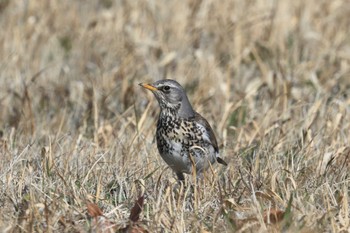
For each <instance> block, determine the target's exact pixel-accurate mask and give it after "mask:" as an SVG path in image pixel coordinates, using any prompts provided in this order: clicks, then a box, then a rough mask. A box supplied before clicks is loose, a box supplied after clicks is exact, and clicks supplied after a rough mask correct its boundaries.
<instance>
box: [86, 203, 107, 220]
mask: <svg viewBox="0 0 350 233" xmlns="http://www.w3.org/2000/svg"><path fill="white" fill-rule="evenodd" d="M86 207H87V211H88V213H89V215H90V216H91V217H93V218H96V217H98V216H103V212H102V210H101V209H100V207H98V206H97V205H96V204H95V203H91V202H87V203H86Z"/></svg>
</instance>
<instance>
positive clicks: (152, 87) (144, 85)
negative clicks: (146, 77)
mask: <svg viewBox="0 0 350 233" xmlns="http://www.w3.org/2000/svg"><path fill="white" fill-rule="evenodd" d="M139 85H140V86H141V87H143V88H146V89H148V90H151V91H156V90H158V89H157V88H155V87H154V86H152V85H151V84H147V83H140V84H139Z"/></svg>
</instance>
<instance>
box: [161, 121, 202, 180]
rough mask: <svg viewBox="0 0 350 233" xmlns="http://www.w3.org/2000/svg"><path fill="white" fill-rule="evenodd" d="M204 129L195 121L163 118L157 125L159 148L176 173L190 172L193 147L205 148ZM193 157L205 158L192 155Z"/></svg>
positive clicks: (197, 154) (199, 154) (195, 154)
mask: <svg viewBox="0 0 350 233" xmlns="http://www.w3.org/2000/svg"><path fill="white" fill-rule="evenodd" d="M203 130H204V129H203V128H201V127H199V126H198V125H197V124H196V123H195V122H194V121H193V120H190V119H189V120H187V119H182V118H176V117H173V116H169V115H166V116H161V117H160V118H159V120H158V125H157V134H156V137H157V147H158V150H159V153H160V155H161V156H162V158H163V159H164V160H165V162H166V163H167V164H168V165H169V166H170V167H172V168H173V169H174V170H175V171H181V172H187V173H189V172H190V169H191V161H190V159H189V153H190V151H192V152H193V149H192V150H191V148H192V147H193V146H205V144H206V143H205V142H204V141H203V137H204V134H205V132H204V131H203ZM192 152H191V155H193V156H203V155H201V153H192Z"/></svg>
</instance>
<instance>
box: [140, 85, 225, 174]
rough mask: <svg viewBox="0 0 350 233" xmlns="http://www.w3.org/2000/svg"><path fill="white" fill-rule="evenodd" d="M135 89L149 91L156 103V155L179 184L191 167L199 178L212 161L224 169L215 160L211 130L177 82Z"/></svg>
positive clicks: (215, 154)
mask: <svg viewBox="0 0 350 233" xmlns="http://www.w3.org/2000/svg"><path fill="white" fill-rule="evenodd" d="M139 85H140V86H142V87H144V88H146V89H148V90H150V91H152V92H153V94H154V96H155V97H156V99H157V101H158V103H159V106H160V113H159V118H158V123H157V133H156V138H157V147H158V151H159V154H160V155H161V157H162V158H163V159H164V161H165V162H166V163H167V164H168V165H169V166H170V167H171V168H172V169H173V170H174V172H175V173H176V175H177V177H178V179H179V180H184V175H183V173H187V174H191V173H192V172H193V171H192V168H193V167H195V169H196V173H197V175H200V174H201V173H202V172H203V171H205V170H207V169H208V168H209V167H210V166H211V164H213V163H215V161H217V162H218V163H221V164H223V165H225V166H226V165H227V163H226V162H225V161H224V160H223V159H221V158H220V157H219V148H218V144H217V142H216V138H215V135H214V133H213V130H212V128H211V127H210V125H209V123H208V122H207V120H206V119H204V118H203V117H202V116H201V115H200V114H199V113H197V112H195V111H194V110H193V108H192V106H191V104H190V102H189V100H188V98H187V95H186V93H185V90H184V89H183V87H182V86H181V85H180V84H179V83H178V82H176V81H174V80H171V79H164V80H159V81H156V82H154V83H152V84H146V83H140V84H139Z"/></svg>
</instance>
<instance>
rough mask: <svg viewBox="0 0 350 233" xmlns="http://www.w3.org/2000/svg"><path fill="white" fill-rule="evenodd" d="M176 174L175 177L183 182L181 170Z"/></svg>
mask: <svg viewBox="0 0 350 233" xmlns="http://www.w3.org/2000/svg"><path fill="white" fill-rule="evenodd" d="M176 175H177V179H178V180H179V181H180V182H182V183H185V176H184V174H183V173H182V172H177V173H176Z"/></svg>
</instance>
